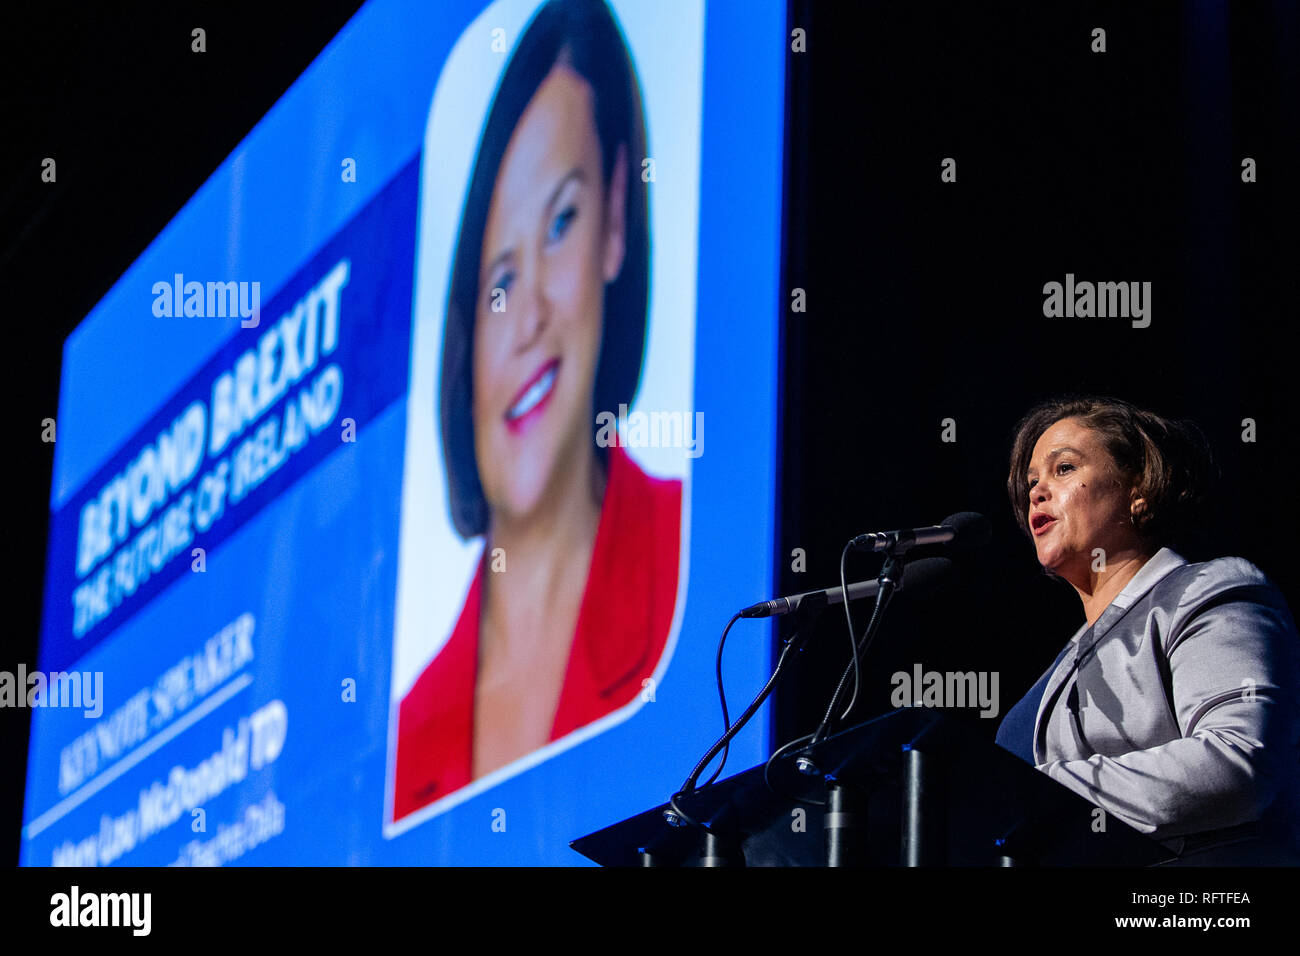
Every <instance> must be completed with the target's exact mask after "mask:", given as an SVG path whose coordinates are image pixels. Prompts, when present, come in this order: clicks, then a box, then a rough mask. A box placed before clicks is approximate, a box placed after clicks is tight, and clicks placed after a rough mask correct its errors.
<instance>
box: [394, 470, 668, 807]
mask: <svg viewBox="0 0 1300 956" xmlns="http://www.w3.org/2000/svg"><path fill="white" fill-rule="evenodd" d="M681 512H682V483H681V482H680V481H675V480H664V479H658V478H652V477H650V476H649V475H646V474H645V473H644V472H643V471H641V469H640V468H638V467H637V466H636V464H635V463H634V462H633V461H632V460H631V459H630V458H629V457H628V456H627V453H626V452H625V451H623V449H622V448H619V447H612V448H610V449H609V477H608V481H607V482H606V485H605V500H604V502H603V503H602V504H601V511H600V525H599V527H598V528H597V530H596V541H595V544H594V546H593V549H592V556H591V570H590V572H589V573H588V576H587V585H586V589H585V590H584V591H583V595H582V605H581V607H580V609H579V611H578V621H577V627H576V630H575V632H574V637H573V645H572V648H571V650H570V652H569V663H568V668H567V670H566V671H565V675H564V687H563V688H562V690H561V691H560V701H559V705H558V707H557V708H556V712H555V719H554V722H553V723H552V725H551V734H550V739H551V740H558V739H559V738H561V737H564V736H566V735H567V734H569V733H572V732H573V731H574V730H577V729H578V728H579V727H583V726H585V725H587V724H590V723H592V722H593V721H595V720H598V719H599V718H601V717H603V716H605V715H606V714H608V713H609V712H611V711H613V710H617V709H618V708H620V707H622V706H623V705H624V704H627V703H629V702H630V701H631V700H632V699H633V698H634V697H636V695H637V694H638V693H640V691H641V682H642V681H643V680H644V679H645V678H647V677H649V676H650V675H651V674H653V673H654V670H655V666H656V665H657V664H658V663H659V658H660V657H661V656H662V654H663V650H664V645H665V644H666V643H667V641H668V631H669V629H670V628H671V627H672V619H673V609H674V606H675V604H676V601H677V570H678V561H679V558H680V547H681ZM485 563H486V552H485ZM485 563H484V564H480V565H479V569H478V573H477V574H476V575H475V576H474V581H473V583H472V584H471V585H470V589H469V594H468V595H466V597H465V606H464V608H463V609H462V610H461V613H460V619H459V620H458V621H457V622H456V627H455V629H454V630H453V631H452V633H451V637H450V639H448V641H447V643H446V645H445V646H444V647H443V648H442V651H441V652H440V653H439V654H438V656H437V657H435V658H434V659H433V660H432V661H431V662H430V663H429V665H428V666H427V667H426V668H425V669H424V672H423V673H422V674H420V677H419V678H418V679H417V680H416V682H415V684H414V685H412V687H411V689H410V690H409V691H408V692H407V694H406V696H405V697H403V698H402V702H401V704H400V705H399V708H398V717H397V759H396V768H395V771H394V796H393V819H394V820H399V819H401V818H402V817H404V816H406V815H407V814H408V813H411V812H413V811H415V810H418V809H419V808H420V807H423V806H427V805H428V804H430V803H432V802H433V801H434V800H437V799H439V798H441V797H444V796H446V795H447V794H449V793H451V792H453V791H455V790H459V789H460V788H461V787H463V786H465V785H466V784H468V783H469V782H470V780H471V779H472V777H471V768H472V767H473V745H474V687H475V684H476V682H477V678H478V638H479V613H480V601H481V595H482V585H483V574H484V567H485ZM489 573H490V572H489Z"/></svg>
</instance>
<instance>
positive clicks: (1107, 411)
mask: <svg viewBox="0 0 1300 956" xmlns="http://www.w3.org/2000/svg"><path fill="white" fill-rule="evenodd" d="M1066 418H1076V419H1078V420H1079V422H1080V424H1082V425H1083V426H1084V427H1086V428H1089V429H1091V430H1092V431H1095V432H1097V434H1098V435H1099V436H1100V439H1101V443H1102V445H1103V446H1104V447H1105V448H1106V450H1107V452H1109V454H1110V456H1111V458H1112V459H1113V460H1114V462H1115V465H1116V467H1117V468H1118V470H1119V472H1120V475H1121V476H1122V478H1123V480H1124V481H1125V482H1126V483H1128V484H1132V485H1135V486H1136V488H1137V494H1138V497H1140V498H1144V499H1145V507H1144V508H1143V509H1142V510H1140V511H1139V512H1138V513H1137V514H1136V515H1134V518H1133V524H1134V527H1135V528H1136V529H1137V532H1138V535H1139V536H1140V537H1141V538H1142V539H1143V541H1144V542H1145V543H1146V544H1147V545H1148V546H1150V547H1153V548H1159V547H1164V546H1166V545H1178V544H1179V543H1180V542H1182V541H1184V540H1185V539H1186V538H1187V537H1188V536H1189V533H1190V532H1192V531H1193V530H1194V524H1195V522H1196V521H1197V519H1198V518H1199V516H1200V511H1201V508H1202V506H1203V505H1204V503H1205V501H1206V499H1207V498H1208V496H1209V491H1210V487H1211V485H1212V483H1213V481H1214V479H1215V476H1216V473H1217V469H1216V466H1215V463H1214V459H1213V456H1212V455H1211V453H1210V447H1209V443H1208V442H1207V441H1206V439H1205V435H1204V434H1203V433H1202V432H1201V430H1200V429H1199V428H1197V427H1196V425H1194V424H1193V423H1191V422H1188V421H1174V420H1171V419H1167V418H1163V417H1161V416H1160V415H1157V414H1155V413H1154V412H1149V411H1146V410H1144V409H1141V408H1138V407H1137V406H1135V405H1131V404H1129V403H1128V402H1125V401H1121V400H1120V399H1117V398H1105V397H1099V396H1094V395H1069V396H1064V397H1061V398H1054V399H1050V400H1048V401H1046V402H1043V403H1042V404H1040V405H1038V406H1036V407H1035V408H1033V409H1032V410H1031V411H1030V412H1029V413H1028V414H1027V415H1026V416H1025V417H1024V418H1023V419H1021V421H1020V424H1019V425H1017V426H1016V436H1015V440H1014V442H1013V443H1012V448H1011V468H1010V471H1009V472H1008V473H1007V495H1008V496H1009V497H1010V499H1011V508H1012V510H1013V511H1014V513H1015V518H1016V523H1017V524H1019V525H1020V529H1021V530H1022V531H1024V532H1025V534H1026V535H1029V536H1030V537H1031V538H1032V537H1033V535H1032V532H1031V531H1030V528H1029V498H1030V491H1029V486H1028V482H1027V481H1026V474H1027V472H1028V471H1029V460H1030V459H1031V458H1032V457H1033V452H1034V445H1035V444H1037V442H1038V439H1039V438H1041V437H1042V435H1043V432H1045V431H1047V429H1049V428H1051V427H1052V425H1054V424H1056V423H1057V422H1059V421H1061V420H1062V419H1066Z"/></svg>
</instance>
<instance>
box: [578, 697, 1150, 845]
mask: <svg viewBox="0 0 1300 956" xmlns="http://www.w3.org/2000/svg"><path fill="white" fill-rule="evenodd" d="M798 753H799V755H800V756H802V757H804V758H805V760H804V761H801V762H802V763H803V765H804V769H805V771H806V772H800V771H798V770H796V769H795V767H794V760H792V759H787V760H785V761H783V762H782V763H781V764H780V765H773V767H772V768H771V772H770V774H769V778H770V782H771V786H769V785H768V783H767V782H765V781H764V768H763V767H762V766H758V767H753V768H751V769H750V770H746V771H745V772H743V773H739V774H737V775H735V776H734V777H729V778H727V779H726V780H722V781H720V782H718V783H717V784H715V785H713V786H711V787H707V788H705V789H703V790H700V791H699V792H697V793H696V794H695V795H694V796H691V797H688V798H686V799H684V800H679V801H678V802H679V805H680V806H681V807H682V809H683V810H684V811H685V812H686V813H687V814H689V815H690V816H691V817H692V818H693V819H694V820H696V821H698V822H700V823H701V824H703V825H704V826H703V828H701V827H696V826H679V827H674V826H670V825H669V824H668V822H667V821H666V820H665V818H664V810H665V809H667V805H666V804H665V805H663V806H659V807H655V808H654V809H652V810H647V811H645V812H644V813H640V814H638V815H637V816H634V817H631V818H630V819H627V820H624V821H623V822H622V823H617V824H614V825H613V826H610V827H606V828H605V829H603V830H598V831H597V832H595V833H592V834H589V835H588V836H585V837H582V838H580V839H577V840H574V841H573V842H572V843H571V844H570V846H572V847H573V848H574V849H575V850H577V851H578V852H579V853H581V854H582V855H583V856H586V857H588V858H589V859H592V860H594V861H596V862H597V863H599V864H601V865H602V866H826V865H830V866H853V865H869V866H890V865H900V864H901V865H904V866H926V865H939V866H943V865H948V866H1034V865H1038V866H1149V865H1151V864H1154V863H1158V862H1162V861H1164V860H1168V859H1170V858H1171V857H1172V856H1173V854H1171V853H1170V852H1169V851H1168V850H1166V849H1165V848H1164V847H1163V846H1162V845H1161V844H1159V843H1157V842H1156V841H1155V840H1152V839H1150V838H1148V837H1146V836H1144V835H1143V834H1141V833H1138V832H1137V831H1136V830H1134V829H1133V828H1131V827H1129V826H1128V825H1127V824H1125V823H1122V822H1120V821H1119V820H1118V819H1116V818H1115V817H1113V816H1111V815H1110V814H1105V813H1103V812H1102V811H1101V810H1100V809H1098V808H1097V807H1095V806H1093V804H1091V803H1089V802H1088V801H1087V800H1084V799H1082V798H1081V797H1079V796H1078V795H1076V794H1074V793H1073V792H1071V791H1070V790H1067V789H1066V788H1065V787H1062V786H1061V785H1060V784H1058V783H1056V782H1055V781H1054V780H1051V779H1050V778H1049V777H1047V776H1046V775H1045V774H1042V773H1039V772H1038V771H1037V770H1035V769H1034V768H1033V767H1030V766H1029V765H1028V764H1026V763H1024V762H1023V761H1021V760H1020V759H1018V758H1017V757H1015V756H1013V755H1012V754H1010V753H1008V752H1007V751H1005V750H1003V749H1002V748H1001V747H998V746H997V745H995V744H992V743H990V742H988V741H987V740H985V739H984V738H983V737H982V736H981V735H980V734H978V733H977V732H976V730H975V728H974V727H972V726H971V725H970V723H969V722H968V721H964V720H958V719H955V718H952V717H948V716H945V715H944V714H942V713H940V712H938V711H934V710H927V709H924V708H907V709H902V710H897V711H894V712H893V713H890V714H886V715H885V716H883V717H878V718H876V719H874V720H870V721H867V722H866V723H862V724H859V725H858V726H856V727H852V728H850V729H848V730H845V731H843V732H841V733H839V734H836V735H835V736H833V737H830V738H828V739H826V740H824V741H822V742H821V743H820V744H818V745H817V747H815V748H813V749H812V750H806V751H802V752H798Z"/></svg>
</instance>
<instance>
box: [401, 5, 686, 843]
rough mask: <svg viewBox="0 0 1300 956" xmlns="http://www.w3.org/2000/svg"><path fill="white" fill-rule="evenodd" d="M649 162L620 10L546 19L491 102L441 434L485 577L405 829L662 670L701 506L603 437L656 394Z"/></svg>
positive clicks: (437, 710)
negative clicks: (612, 418) (649, 360)
mask: <svg viewBox="0 0 1300 956" xmlns="http://www.w3.org/2000/svg"><path fill="white" fill-rule="evenodd" d="M645 140H646V135H645V124H644V120H643V117H642V108H641V95H640V90H639V85H638V81H637V78H636V72H635V70H634V68H633V65H632V63H631V59H630V56H629V54H628V51H627V48H626V46H625V43H624V40H623V37H622V34H621V32H620V30H619V27H618V26H617V24H616V23H615V21H614V19H613V17H612V15H611V13H610V11H609V10H608V9H607V8H606V6H605V4H604V3H603V2H601V0H553V2H551V3H548V4H546V5H545V6H543V7H542V9H541V10H540V11H539V12H538V13H537V15H536V16H535V17H534V18H533V20H532V21H531V23H530V24H529V26H528V27H527V29H526V30H525V32H524V33H523V35H522V37H521V38H520V40H519V43H518V44H517V46H516V48H515V50H514V52H513V54H512V55H511V58H510V61H509V63H508V65H507V66H506V69H505V71H504V73H503V75H502V78H501V80H500V83H499V86H498V87H497V92H496V95H495V98H494V99H493V101H492V105H491V108H490V110H489V113H488V117H487V120H486V122H485V124H484V127H483V133H482V137H481V140H480V142H479V149H478V152H477V156H476V159H475V161H474V163H473V167H472V174H471V176H470V181H469V186H468V191H467V194H466V199H465V204H464V211H463V215H462V218H461V222H460V228H459V231H458V233H457V236H458V238H457V239H456V244H455V249H454V255H453V261H452V265H451V278H450V286H449V293H448V296H447V303H446V310H447V311H446V319H445V325H444V331H443V341H442V356H441V378H440V387H439V394H438V396H437V402H438V409H437V420H438V423H439V426H440V432H441V435H440V438H441V451H442V454H443V457H444V464H445V467H446V473H447V484H448V498H449V501H448V505H449V511H450V516H451V520H452V523H453V524H454V526H455V529H456V531H457V533H458V534H459V535H460V536H461V537H462V538H463V539H467V540H469V539H481V540H482V541H483V551H482V561H481V563H480V564H479V566H478V570H477V572H476V574H475V575H474V577H473V580H472V583H471V585H470V587H469V590H468V593H467V595H466V596H465V599H464V604H463V606H462V608H461V611H460V614H459V617H458V619H457V620H456V623H455V626H454V629H453V631H452V634H451V637H450V638H449V639H448V641H447V643H446V644H445V645H444V646H443V647H442V649H441V651H440V652H439V653H438V654H437V655H436V656H435V657H434V658H433V660H432V661H431V662H430V663H429V664H428V665H427V666H426V667H425V668H424V670H423V671H422V672H421V673H420V675H419V677H418V678H417V679H416V681H415V683H414V684H413V685H412V686H411V688H410V690H409V691H408V692H407V693H406V694H405V696H404V697H402V698H401V701H400V705H399V708H398V728H397V754H396V762H395V772H394V801H393V818H394V819H395V820H396V819H400V818H401V817H403V816H405V815H407V814H409V813H411V812H413V811H415V810H417V809H419V808H421V807H424V806H426V805H428V804H430V803H431V802H433V801H435V800H438V799H439V798H441V797H443V796H445V795H447V794H449V793H451V792H453V791H455V790H457V789H459V788H461V787H464V786H465V785H466V784H468V783H470V782H471V781H473V780H475V779H478V778H480V777H483V776H484V775H487V774H490V773H492V772H493V771H495V770H498V769H499V768H502V767H504V766H507V765H509V764H511V763H514V762H515V761H518V760H520V759H521V758H523V757H526V756H527V755H529V754H530V753H533V752H534V751H536V750H538V749H539V748H542V747H544V746H546V745H547V744H548V743H550V742H551V741H554V740H558V739H559V738H561V737H564V736H566V735H568V734H569V733H571V732H573V731H574V730H577V729H578V728H581V727H583V726H585V725H587V724H590V723H592V722H594V721H596V720H598V719H600V718H601V717H603V716H605V715H606V714H609V713H611V712H612V711H615V710H617V709H619V708H621V707H623V706H625V705H627V704H628V703H630V702H632V701H633V700H635V699H636V697H637V696H638V695H639V694H640V693H641V692H642V688H643V681H644V680H646V679H647V678H648V677H649V676H650V675H651V674H652V673H654V670H655V667H656V665H657V664H658V662H659V659H660V657H661V655H662V654H663V651H664V648H665V644H666V642H667V640H668V637H669V631H670V628H671V624H672V618H673V613H674V605H675V601H676V595H677V586H678V580H677V576H678V561H679V551H680V522H681V505H682V485H681V482H680V481H678V480H668V479H659V478H654V477H651V476H649V475H647V474H646V473H645V472H643V471H642V470H641V468H640V467H639V466H638V465H637V464H636V463H635V462H633V460H632V459H631V458H630V457H629V456H628V454H627V452H626V451H625V450H624V449H623V448H622V447H619V446H618V444H617V443H614V444H612V445H611V444H609V443H608V442H601V443H598V442H597V435H598V432H597V428H596V426H595V422H596V416H597V415H598V414H599V413H600V412H601V411H603V410H608V411H617V409H618V408H619V406H620V405H627V404H630V403H631V401H632V399H633V396H634V394H635V393H636V391H637V386H638V382H639V380H640V377H641V368H642V362H643V357H644V352H645V343H646V333H647V299H648V288H649V251H650V240H649V228H648V226H649V224H648V213H647V195H646V184H645V183H644V182H643V181H642V178H641V176H640V175H639V169H640V161H641V158H642V157H644V156H645V155H646V143H645ZM432 584H433V582H431V586H432Z"/></svg>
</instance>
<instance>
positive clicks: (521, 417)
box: [505, 360, 560, 431]
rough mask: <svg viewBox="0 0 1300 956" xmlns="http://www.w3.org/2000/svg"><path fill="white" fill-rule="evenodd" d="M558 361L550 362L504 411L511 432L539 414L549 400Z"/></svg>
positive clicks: (558, 364)
mask: <svg viewBox="0 0 1300 956" xmlns="http://www.w3.org/2000/svg"><path fill="white" fill-rule="evenodd" d="M559 366H560V363H559V360H552V361H551V362H550V363H548V364H547V366H546V367H545V368H544V369H543V370H542V372H541V374H539V375H538V376H537V377H536V378H535V379H533V381H532V382H531V383H530V384H529V385H527V386H526V387H525V388H524V391H523V394H521V395H520V396H519V397H518V398H517V399H516V401H515V403H514V404H513V405H511V406H510V408H509V409H507V410H506V416H505V417H506V424H507V425H508V426H509V427H510V429H511V430H512V431H517V430H518V429H519V428H521V427H522V426H523V425H524V423H525V422H526V421H528V420H529V419H531V418H533V417H535V414H534V413H540V412H541V410H542V408H543V407H544V406H545V404H546V400H547V399H548V398H550V396H551V391H552V389H553V388H554V386H555V378H556V375H557V373H558V371H559Z"/></svg>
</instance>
